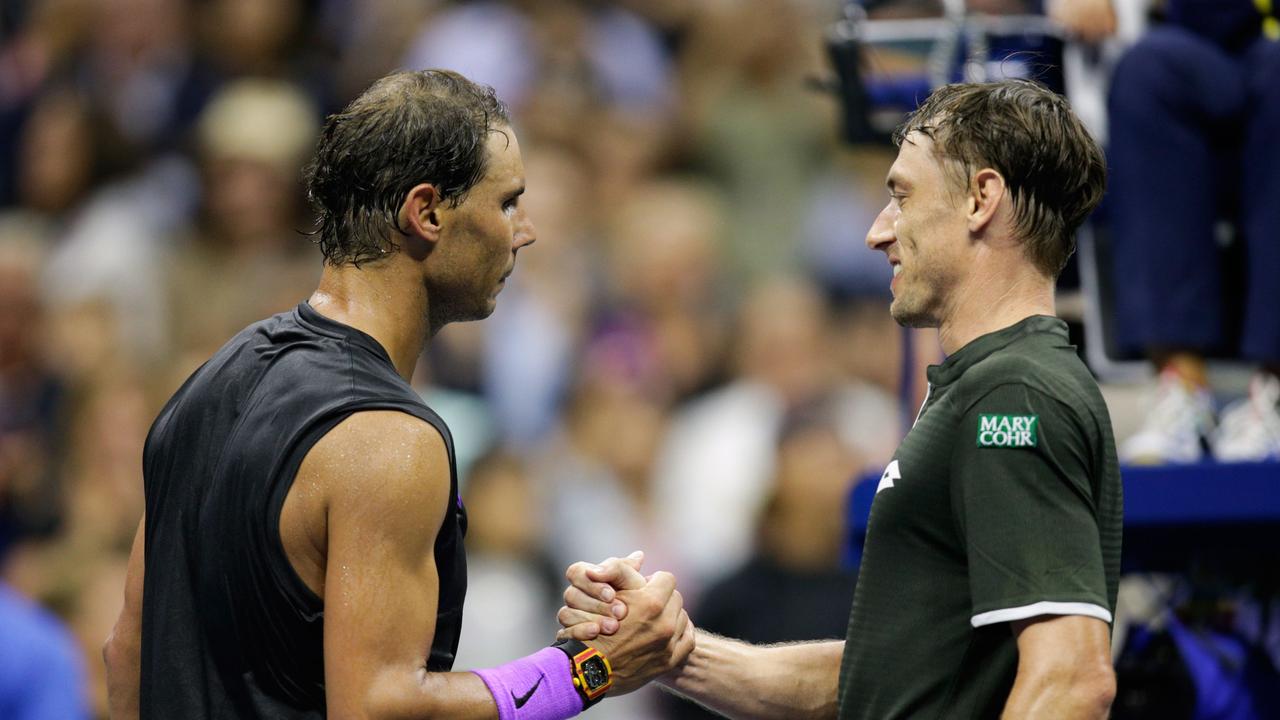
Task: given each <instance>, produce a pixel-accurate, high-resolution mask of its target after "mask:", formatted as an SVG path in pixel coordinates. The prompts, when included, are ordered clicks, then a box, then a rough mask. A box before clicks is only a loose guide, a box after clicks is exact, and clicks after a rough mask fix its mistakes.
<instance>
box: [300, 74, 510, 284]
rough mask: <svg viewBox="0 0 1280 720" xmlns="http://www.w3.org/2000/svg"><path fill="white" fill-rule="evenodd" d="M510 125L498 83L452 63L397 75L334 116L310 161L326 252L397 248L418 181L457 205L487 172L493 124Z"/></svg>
mask: <svg viewBox="0 0 1280 720" xmlns="http://www.w3.org/2000/svg"><path fill="white" fill-rule="evenodd" d="M510 124H511V120H510V118H509V116H508V114H507V108H506V106H505V105H503V104H502V102H501V101H499V100H498V98H497V97H496V96H495V95H494V92H493V88H491V87H488V86H486V85H478V84H476V83H473V82H471V81H470V80H468V79H466V78H465V77H463V76H462V75H459V74H458V73H456V72H452V71H449V70H423V71H419V72H398V73H394V74H392V75H388V76H387V77H384V78H382V79H381V80H379V81H377V82H375V83H374V84H373V85H372V86H370V87H369V89H368V90H366V91H364V93H363V94H361V95H360V97H358V98H356V99H355V100H353V101H352V102H351V104H350V105H348V106H347V107H346V109H345V110H343V111H342V112H340V113H337V114H334V115H330V116H329V118H328V120H326V121H325V124H324V130H323V131H322V132H321V134H320V142H319V144H318V146H317V147H316V154H315V159H314V160H313V161H312V162H311V164H310V165H308V167H307V169H306V183H307V197H308V199H309V200H310V201H311V205H312V207H313V208H314V209H315V211H316V215H317V219H318V220H319V226H320V227H319V230H318V231H317V233H316V236H317V242H318V243H319V245H320V251H321V252H322V253H323V254H324V259H325V261H326V262H327V263H329V264H330V265H334V266H338V265H343V264H346V263H352V264H355V265H357V266H358V265H359V264H360V263H364V262H371V261H374V260H377V259H378V258H379V257H381V256H382V255H384V254H385V253H387V252H389V251H390V250H391V249H392V248H390V247H387V239H386V238H387V236H388V234H389V233H390V231H391V230H392V229H396V230H398V229H399V226H398V224H397V222H398V213H399V212H400V204H401V203H403V202H404V198H405V194H406V193H408V192H409V190H410V189H411V188H413V186H414V185H417V184H418V183H423V182H428V183H432V184H434V185H435V186H436V189H437V190H438V191H439V193H440V197H441V199H443V200H444V201H445V202H447V203H449V204H450V205H451V206H456V205H457V204H458V203H459V202H461V201H462V200H463V198H465V197H466V194H467V191H468V190H470V189H471V188H472V186H474V185H475V184H476V183H477V182H479V181H480V180H481V178H483V177H484V173H485V164H486V160H487V158H488V156H487V150H486V147H485V142H486V140H487V139H488V135H489V133H490V132H493V131H494V130H495V129H500V128H501V127H503V126H507V125H510Z"/></svg>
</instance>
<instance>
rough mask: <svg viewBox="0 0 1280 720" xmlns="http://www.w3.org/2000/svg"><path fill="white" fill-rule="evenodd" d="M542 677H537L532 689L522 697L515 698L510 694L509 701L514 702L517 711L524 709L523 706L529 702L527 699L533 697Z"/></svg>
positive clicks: (514, 695) (513, 694)
mask: <svg viewBox="0 0 1280 720" xmlns="http://www.w3.org/2000/svg"><path fill="white" fill-rule="evenodd" d="M543 677H545V676H544V675H539V676H538V682H536V683H534V684H533V687H531V688H529V692H527V693H525V694H524V695H521V696H520V697H516V694H515V693H511V699H512V700H515V701H516V709H517V710H519V709H520V708H522V707H524V704H525V703H527V702H529V698H531V697H533V694H534V693H535V692H537V691H538V686H539V685H541V684H542V678H543Z"/></svg>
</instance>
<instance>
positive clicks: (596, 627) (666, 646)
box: [556, 551, 694, 695]
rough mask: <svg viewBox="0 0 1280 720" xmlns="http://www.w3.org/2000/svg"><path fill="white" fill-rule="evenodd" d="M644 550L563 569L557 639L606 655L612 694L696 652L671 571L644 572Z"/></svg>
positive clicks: (638, 684) (645, 680)
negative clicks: (643, 573) (611, 679)
mask: <svg viewBox="0 0 1280 720" xmlns="http://www.w3.org/2000/svg"><path fill="white" fill-rule="evenodd" d="M643 562H644V554H643V553H642V552H640V551H636V552H634V553H632V554H631V555H628V556H627V557H625V558H609V559H608V560H605V561H604V562H602V563H600V564H598V565H593V564H591V563H586V562H577V563H574V564H573V565H570V566H569V569H568V570H566V571H565V578H566V579H567V580H568V581H569V587H567V588H566V589H565V591H564V602H565V605H564V607H562V608H560V612H559V613H558V614H557V615H556V619H557V620H559V621H560V624H561V625H562V626H563V627H562V628H561V629H560V632H559V633H558V634H557V635H556V639H557V640H566V639H573V640H578V641H581V642H584V643H586V644H587V645H589V646H591V647H593V648H595V649H596V650H598V651H600V652H601V653H603V654H604V656H605V657H607V658H608V660H609V663H610V665H611V666H612V670H613V687H612V690H611V692H610V694H611V695H622V694H625V693H628V692H631V691H632V690H635V689H637V688H639V687H641V686H643V685H644V684H645V683H648V682H649V681H650V680H653V679H654V678H656V677H658V676H660V675H664V674H666V673H669V672H671V671H673V670H675V669H677V668H679V667H680V666H681V665H683V664H684V662H685V660H686V659H687V658H688V657H689V654H690V653H691V652H693V648H694V627H693V623H692V622H690V620H689V613H688V612H687V611H685V609H684V599H683V598H682V597H681V595H680V591H678V590H676V579H675V576H673V575H672V574H671V573H668V572H656V573H653V574H652V575H649V576H648V577H645V576H643V575H641V574H640V565H641V563H643Z"/></svg>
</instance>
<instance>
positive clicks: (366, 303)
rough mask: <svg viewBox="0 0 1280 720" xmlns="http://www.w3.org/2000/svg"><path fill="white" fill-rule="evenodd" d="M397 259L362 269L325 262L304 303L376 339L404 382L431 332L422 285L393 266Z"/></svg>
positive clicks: (419, 280)
mask: <svg viewBox="0 0 1280 720" xmlns="http://www.w3.org/2000/svg"><path fill="white" fill-rule="evenodd" d="M398 259H399V258H395V257H392V258H387V259H385V260H381V261H379V263H380V264H379V265H376V266H370V265H367V264H366V265H365V266H364V267H362V268H356V267H354V266H351V265H344V266H342V267H332V266H330V265H325V267H324V273H323V274H322V275H321V276H320V286H319V287H318V288H316V291H315V293H313V294H312V295H311V298H310V299H309V300H308V301H307V302H308V303H309V304H310V305H311V307H313V308H315V310H316V311H317V312H319V313H320V314H321V315H324V316H325V317H327V318H329V319H331V320H334V321H337V322H340V323H342V324H344V325H349V326H351V327H353V328H355V329H357V330H360V331H361V332H364V333H366V334H368V335H369V336H371V337H372V338H373V339H374V340H377V341H378V344H380V345H382V347H383V348H384V349H385V350H386V351H387V354H388V355H390V356H391V362H392V364H393V365H395V368H396V372H397V373H399V374H400V377H403V378H404V379H405V381H406V382H408V381H412V379H413V369H414V367H415V366H416V365H417V363H418V356H419V355H420V354H422V351H423V349H424V348H425V347H426V343H427V340H428V339H429V338H430V335H431V334H432V333H431V328H430V326H429V324H428V321H427V313H428V310H429V307H428V305H429V303H428V299H427V292H426V289H425V288H424V287H423V286H422V282H421V279H420V278H415V277H414V276H413V275H412V274H410V273H406V272H403V271H400V270H399V269H398V268H397V263H396V261H397V260H398Z"/></svg>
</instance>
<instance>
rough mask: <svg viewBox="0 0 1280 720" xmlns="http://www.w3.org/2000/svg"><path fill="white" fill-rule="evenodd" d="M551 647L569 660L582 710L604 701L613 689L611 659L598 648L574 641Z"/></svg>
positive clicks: (567, 640)
mask: <svg viewBox="0 0 1280 720" xmlns="http://www.w3.org/2000/svg"><path fill="white" fill-rule="evenodd" d="M551 647H553V648H556V649H557V650H559V651H561V652H563V653H564V654H565V656H566V657H567V658H568V661H569V674H570V676H571V677H572V680H573V687H574V689H575V690H577V691H578V694H579V696H580V697H581V699H582V708H583V709H584V710H585V709H587V708H589V707H591V706H592V705H595V704H596V703H598V702H600V701H601V700H603V699H604V696H605V693H607V692H609V690H610V688H612V687H613V666H612V665H610V664H609V658H608V657H606V656H605V654H604V653H603V652H601V651H600V650H598V649H597V648H593V647H590V646H589V645H587V644H586V643H583V642H581V641H578V640H573V639H566V640H561V641H560V642H557V643H555V644H554V645H552V646H551Z"/></svg>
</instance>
